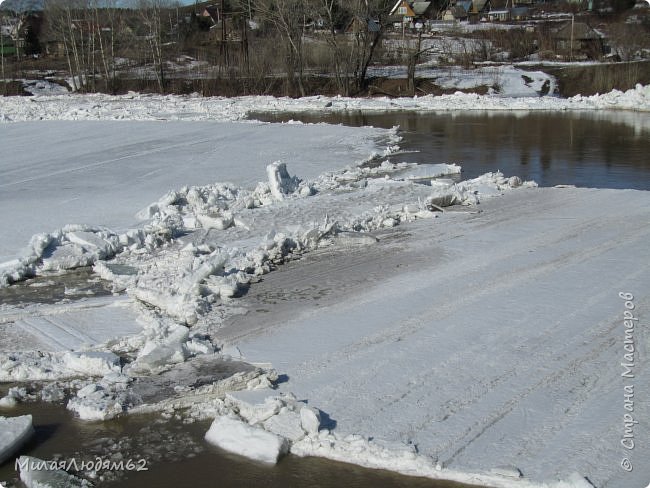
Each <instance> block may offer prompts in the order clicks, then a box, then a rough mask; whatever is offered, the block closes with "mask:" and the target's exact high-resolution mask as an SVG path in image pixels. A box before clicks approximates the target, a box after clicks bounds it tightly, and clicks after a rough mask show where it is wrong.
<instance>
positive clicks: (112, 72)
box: [3, 0, 393, 96]
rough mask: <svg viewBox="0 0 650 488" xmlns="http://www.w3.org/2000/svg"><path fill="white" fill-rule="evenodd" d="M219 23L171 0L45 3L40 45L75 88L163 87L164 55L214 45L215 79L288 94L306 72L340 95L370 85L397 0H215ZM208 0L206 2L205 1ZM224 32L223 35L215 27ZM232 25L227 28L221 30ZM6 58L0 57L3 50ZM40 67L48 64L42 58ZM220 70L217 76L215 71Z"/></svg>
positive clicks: (300, 91) (302, 86) (301, 91)
mask: <svg viewBox="0 0 650 488" xmlns="http://www.w3.org/2000/svg"><path fill="white" fill-rule="evenodd" d="M215 1H216V3H215V4H214V6H215V7H216V8H218V9H220V11H221V15H222V19H221V26H219V25H212V24H210V22H207V21H206V19H205V18H203V17H201V16H200V14H201V10H202V8H203V7H201V8H197V7H199V5H198V4H197V5H196V6H192V7H180V6H179V5H178V4H176V3H175V2H174V0H134V3H133V7H132V8H123V1H120V0H46V2H45V4H44V10H43V12H42V26H41V27H40V33H39V42H40V51H41V52H42V53H44V54H45V53H47V58H45V59H51V58H58V59H60V60H62V61H63V63H64V66H65V67H64V69H65V71H66V72H67V78H68V80H69V83H70V85H71V88H72V89H73V90H75V91H87V92H94V91H106V92H109V93H116V92H117V91H118V89H119V87H120V86H121V85H120V82H121V80H123V79H124V78H127V77H133V76H141V77H148V78H149V79H151V80H155V86H156V88H157V90H158V91H160V92H166V91H168V90H169V88H170V87H169V82H170V77H171V75H172V73H171V72H170V69H169V61H170V60H173V59H175V58H176V57H178V56H179V55H181V54H187V53H196V52H198V50H199V48H200V50H201V52H211V53H213V55H212V56H211V58H210V64H211V65H212V66H218V70H212V71H211V72H210V73H211V76H212V77H213V78H215V79H216V78H221V79H229V81H230V82H231V83H233V82H234V83H236V82H237V80H242V82H247V83H249V84H251V83H253V84H254V82H256V83H257V86H258V87H259V89H258V90H257V91H264V88H263V86H264V83H268V82H269V80H277V79H278V78H280V79H282V81H283V83H282V90H283V92H284V94H285V95H289V96H304V95H306V94H307V93H308V91H309V90H308V88H307V87H306V79H307V78H308V77H310V76H312V75H315V74H318V75H321V76H326V77H327V78H328V79H329V83H330V84H331V85H333V86H334V87H335V89H336V91H337V92H338V93H341V94H343V95H354V94H357V93H359V92H362V91H363V90H364V89H366V88H367V83H368V76H367V73H368V68H369V66H370V65H371V63H372V61H373V59H375V57H376V54H377V50H378V47H379V46H380V44H381V40H382V36H383V34H384V31H385V25H386V20H387V17H388V13H389V11H390V8H391V7H392V5H393V2H392V1H390V0H348V1H344V0H306V1H300V0H240V1H235V0H215ZM202 5H206V4H202ZM215 29H216V30H219V29H221V30H220V31H219V32H221V34H219V35H212V32H214V31H215ZM227 29H228V32H227V34H228V35H226V30H227ZM3 63H4V57H3ZM43 63H44V64H46V63H47V62H46V61H43ZM215 73H216V74H215Z"/></svg>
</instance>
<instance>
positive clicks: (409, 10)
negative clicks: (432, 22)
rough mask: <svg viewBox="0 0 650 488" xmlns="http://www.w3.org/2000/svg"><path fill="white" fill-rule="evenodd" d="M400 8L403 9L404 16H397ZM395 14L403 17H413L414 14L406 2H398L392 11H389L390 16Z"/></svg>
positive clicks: (404, 0)
mask: <svg viewBox="0 0 650 488" xmlns="http://www.w3.org/2000/svg"><path fill="white" fill-rule="evenodd" d="M400 7H404V8H405V9H406V13H405V14H399V9H400ZM396 14H399V15H402V16H404V17H415V12H413V9H412V8H411V5H410V4H409V2H407V0H399V1H398V2H397V3H396V4H395V6H394V7H393V9H392V10H391V11H390V15H396Z"/></svg>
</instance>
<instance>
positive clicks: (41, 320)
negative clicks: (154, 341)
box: [0, 297, 142, 352]
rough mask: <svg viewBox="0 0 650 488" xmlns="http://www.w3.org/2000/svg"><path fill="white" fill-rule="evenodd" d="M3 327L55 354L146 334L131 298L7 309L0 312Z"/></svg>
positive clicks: (6, 332) (85, 300)
mask: <svg viewBox="0 0 650 488" xmlns="http://www.w3.org/2000/svg"><path fill="white" fill-rule="evenodd" d="M0 324H2V326H3V327H4V331H3V332H4V333H5V334H12V333H13V334H15V335H16V336H19V337H20V338H21V339H22V340H26V338H25V335H29V336H31V344H32V345H38V348H39V350H41V351H51V352H53V351H67V350H72V351H76V350H79V349H82V348H84V347H91V346H98V345H101V344H103V343H105V342H107V341H110V340H111V339H115V340H118V339H122V338H125V337H129V336H132V335H135V334H137V333H139V332H140V331H141V330H142V325H141V324H139V323H138V313H137V310H136V308H135V307H134V306H133V303H132V300H130V299H128V298H127V297H121V298H115V297H107V298H93V299H84V300H81V301H78V302H75V303H72V304H62V305H49V306H30V307H27V309H25V308H20V309H11V308H6V309H5V310H3V311H0ZM10 324H11V327H9V326H10ZM3 342H4V341H3ZM8 345H9V344H7V346H8ZM17 349H19V348H17Z"/></svg>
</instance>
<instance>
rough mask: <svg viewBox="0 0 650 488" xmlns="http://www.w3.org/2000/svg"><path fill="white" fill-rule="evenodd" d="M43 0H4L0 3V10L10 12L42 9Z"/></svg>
mask: <svg viewBox="0 0 650 488" xmlns="http://www.w3.org/2000/svg"><path fill="white" fill-rule="evenodd" d="M44 3H45V0H4V1H3V2H2V3H1V4H0V10H10V11H12V12H29V11H36V10H43V4H44Z"/></svg>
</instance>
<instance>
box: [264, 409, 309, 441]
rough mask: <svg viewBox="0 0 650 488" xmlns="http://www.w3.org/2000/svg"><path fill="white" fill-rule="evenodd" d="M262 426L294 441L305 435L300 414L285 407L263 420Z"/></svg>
mask: <svg viewBox="0 0 650 488" xmlns="http://www.w3.org/2000/svg"><path fill="white" fill-rule="evenodd" d="M264 428H265V429H266V430H268V431H269V432H272V433H273V434H276V435H279V436H281V437H284V438H285V439H288V440H290V441H291V442H296V441H299V440H300V439H302V438H303V437H305V431H304V430H303V428H302V425H301V418H300V415H299V414H298V413H296V412H292V411H290V410H287V409H283V410H282V411H281V412H280V413H279V414H277V415H274V416H273V417H271V418H270V419H268V420H267V421H265V422H264Z"/></svg>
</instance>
